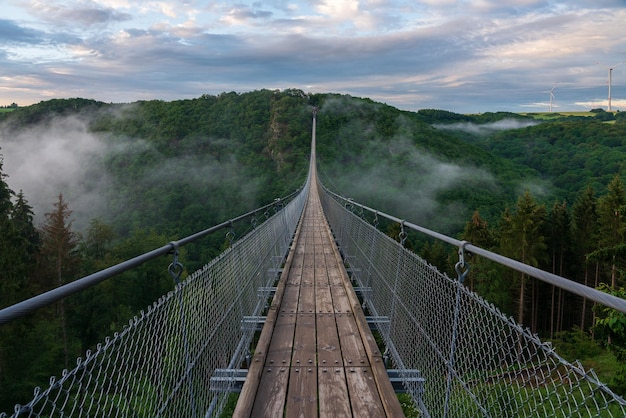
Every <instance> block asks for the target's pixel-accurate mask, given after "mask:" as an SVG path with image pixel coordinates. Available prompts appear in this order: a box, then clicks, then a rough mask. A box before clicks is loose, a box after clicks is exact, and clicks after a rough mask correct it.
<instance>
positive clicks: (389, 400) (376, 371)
mask: <svg viewBox="0 0 626 418" xmlns="http://www.w3.org/2000/svg"><path fill="white" fill-rule="evenodd" d="M327 232H328V234H329V236H330V230H329V229H328V230H327ZM332 251H333V254H334V256H335V260H337V263H338V265H341V266H343V264H341V256H340V254H339V250H338V248H337V247H336V246H334V245H333V246H332ZM340 273H341V275H342V278H343V281H344V284H349V283H350V279H349V277H348V272H347V271H346V270H345V268H341V269H340ZM345 287H346V289H351V287H348V286H347V285H345ZM346 293H347V295H348V298H349V300H350V305H351V306H352V313H353V315H354V318H355V320H356V324H357V327H358V329H359V333H360V334H361V336H362V342H363V344H364V348H365V351H366V353H367V356H368V358H369V359H370V360H371V361H370V365H371V367H372V374H373V376H374V380H375V381H376V385H377V386H378V393H379V395H380V398H381V402H382V404H383V407H384V408H385V413H386V414H387V416H389V417H402V416H404V412H402V407H401V406H400V401H399V400H398V397H397V396H396V394H395V391H394V389H393V386H392V385H391V381H390V380H389V376H388V375H387V369H386V368H385V365H384V362H383V361H382V355H381V353H380V350H378V346H377V345H376V342H375V340H374V337H373V336H372V333H371V331H370V329H369V325H368V323H367V320H366V319H365V315H364V313H363V309H362V308H361V305H360V303H359V300H358V298H357V297H356V293H354V290H352V291H347V292H346Z"/></svg>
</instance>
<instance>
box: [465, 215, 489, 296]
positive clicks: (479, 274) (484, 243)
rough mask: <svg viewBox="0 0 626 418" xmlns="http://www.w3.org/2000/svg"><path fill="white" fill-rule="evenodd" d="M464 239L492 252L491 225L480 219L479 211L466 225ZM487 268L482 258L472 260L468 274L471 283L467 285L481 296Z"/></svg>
mask: <svg viewBox="0 0 626 418" xmlns="http://www.w3.org/2000/svg"><path fill="white" fill-rule="evenodd" d="M462 239H463V240H465V241H467V242H469V243H471V244H472V245H475V246H477V247H481V248H484V249H486V250H491V249H492V247H493V245H494V239H493V235H492V233H491V231H490V230H489V225H488V224H487V221H485V220H484V219H482V218H481V217H480V214H479V213H478V211H475V212H474V214H473V215H472V219H471V220H470V221H469V222H467V223H466V224H465V228H464V230H463V234H462ZM487 266H488V263H487V260H484V259H481V258H472V260H471V269H470V271H469V274H468V276H469V281H468V283H467V284H468V286H469V288H470V290H472V291H474V289H475V288H476V291H477V292H478V293H479V294H481V295H484V292H483V291H482V289H481V288H482V286H481V284H482V283H481V282H482V281H484V280H481V278H482V279H485V278H486V277H485V274H486V272H487V271H488V267H487ZM475 282H477V283H475Z"/></svg>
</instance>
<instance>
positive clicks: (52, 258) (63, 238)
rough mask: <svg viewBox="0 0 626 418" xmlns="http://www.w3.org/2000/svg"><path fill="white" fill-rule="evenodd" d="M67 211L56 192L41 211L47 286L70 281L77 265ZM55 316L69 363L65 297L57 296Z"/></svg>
mask: <svg viewBox="0 0 626 418" xmlns="http://www.w3.org/2000/svg"><path fill="white" fill-rule="evenodd" d="M71 215H72V211H70V210H69V209H68V204H67V202H65V201H64V200H63V195H62V194H59V197H58V201H57V202H56V203H55V204H54V210H53V211H52V212H48V213H46V214H45V217H46V222H45V223H44V224H43V225H42V226H41V239H42V247H41V256H42V262H43V266H44V271H46V272H47V274H46V278H47V279H48V284H49V285H50V287H52V286H55V287H56V286H62V285H63V284H65V283H67V282H70V281H71V280H72V279H73V278H74V275H75V274H76V271H77V268H78V267H79V261H80V259H79V257H78V254H77V251H76V250H77V246H78V243H79V236H78V234H76V233H74V232H73V231H72V221H71V220H70V216H71ZM58 317H59V319H60V321H61V337H62V340H63V354H64V357H65V365H66V367H67V366H68V365H69V348H68V344H69V342H68V334H67V313H66V305H65V300H61V301H60V302H59V304H58Z"/></svg>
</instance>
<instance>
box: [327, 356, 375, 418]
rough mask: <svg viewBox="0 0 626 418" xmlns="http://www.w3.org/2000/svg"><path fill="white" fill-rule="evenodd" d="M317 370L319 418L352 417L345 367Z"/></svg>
mask: <svg viewBox="0 0 626 418" xmlns="http://www.w3.org/2000/svg"><path fill="white" fill-rule="evenodd" d="M317 370H318V371H317V380H318V382H319V393H318V397H319V417H320V418H326V417H352V413H351V410H350V397H349V396H348V387H347V384H346V375H345V371H344V369H343V367H319V368H318V369H317ZM364 416H367V415H364Z"/></svg>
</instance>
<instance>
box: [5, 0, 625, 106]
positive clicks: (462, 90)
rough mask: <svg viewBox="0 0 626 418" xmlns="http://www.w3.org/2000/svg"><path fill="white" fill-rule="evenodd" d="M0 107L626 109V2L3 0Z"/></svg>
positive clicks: (486, 0) (601, 0)
mask: <svg viewBox="0 0 626 418" xmlns="http://www.w3.org/2000/svg"><path fill="white" fill-rule="evenodd" d="M0 8H1V10H2V11H1V13H0V105H8V104H11V103H13V102H15V103H17V104H19V105H28V104H32V103H37V102H39V101H41V100H47V99H51V98H68V97H84V98H92V99H96V100H102V101H105V102H116V103H120V102H132V101H136V100H147V99H162V100H174V99H182V98H193V97H198V96H200V95H202V94H205V93H206V94H219V93H220V92H224V91H227V92H228V91H237V92H246V91H251V90H258V89H263V88H267V89H281V90H282V89H286V88H299V89H302V90H304V91H306V92H313V93H316V92H335V93H346V94H351V95H354V96H359V97H369V98H371V99H373V100H376V101H381V102H385V103H388V104H390V105H392V106H396V107H399V108H401V109H406V110H417V109H421V108H438V109H447V110H451V111H455V112H485V111H497V110H508V111H517V112H531V111H547V110H548V106H549V97H550V96H549V93H548V91H549V90H550V89H552V88H553V87H554V90H553V92H554V100H553V110H555V111H559V110H560V111H567V110H585V109H590V108H594V107H600V106H602V107H605V108H606V106H607V97H608V72H609V68H612V67H615V68H614V70H613V71H612V74H613V83H612V105H613V110H615V109H620V108H621V109H623V110H626V65H619V64H621V63H622V62H624V60H626V24H625V23H626V0H562V1H553V0H412V1H411V0H406V1H405V0H318V1H314V0H261V1H247V0H240V1H225V0H217V1H210V0H178V1H174V0H2V5H1V7H0Z"/></svg>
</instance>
